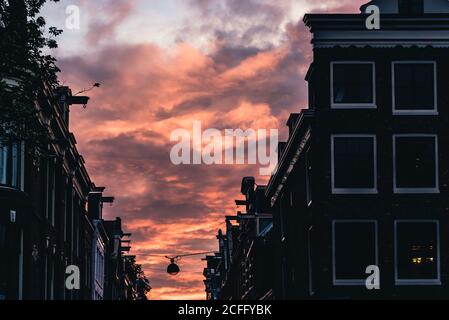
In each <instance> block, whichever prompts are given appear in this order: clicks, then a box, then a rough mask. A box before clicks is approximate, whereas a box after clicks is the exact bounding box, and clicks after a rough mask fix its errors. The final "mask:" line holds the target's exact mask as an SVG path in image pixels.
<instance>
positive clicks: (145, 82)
mask: <svg viewBox="0 0 449 320" xmlns="http://www.w3.org/2000/svg"><path fill="white" fill-rule="evenodd" d="M365 2H367V1H360V0H277V1H269V0H89V1H88V0H62V1H60V2H58V3H48V4H47V5H46V6H45V8H44V10H43V12H42V14H43V16H44V17H45V18H46V20H47V24H48V25H50V26H56V27H59V28H61V29H63V30H64V33H63V34H62V35H61V36H60V37H59V38H58V42H59V48H58V49H56V50H55V51H54V52H53V54H54V55H55V56H56V57H57V59H58V66H59V67H60V69H61V74H60V81H61V83H62V84H64V85H68V86H70V87H71V88H72V90H73V91H74V92H78V91H80V90H82V89H85V88H89V87H90V86H91V85H92V84H93V83H95V82H99V83H101V85H102V86H101V87H100V88H97V89H95V90H92V91H90V92H89V93H88V94H89V96H90V97H91V100H90V102H89V105H88V107H87V109H83V108H81V107H77V106H73V107H72V110H71V120H70V121H71V123H70V130H71V131H72V132H74V134H75V135H76V138H77V141H78V149H79V151H80V153H81V154H82V155H83V157H84V158H85V160H86V167H87V169H88V171H89V174H90V175H91V177H92V180H93V181H94V182H95V184H96V185H97V186H105V187H106V188H107V189H106V193H107V195H112V196H115V198H116V201H115V203H114V205H113V206H111V207H105V213H104V218H105V219H114V218H115V217H118V216H120V217H121V218H122V219H123V223H124V229H125V230H126V231H127V232H132V234H133V235H132V248H133V249H132V252H131V253H132V254H136V255H137V260H138V262H139V263H141V264H142V265H143V269H144V271H145V273H146V275H147V277H148V278H149V279H150V281H151V285H152V287H153V290H152V291H151V293H150V299H180V300H183V299H195V300H202V299H205V291H204V284H203V280H204V278H203V275H202V272H203V268H204V267H205V263H204V261H202V260H201V258H202V257H201V256H196V257H189V258H184V259H182V260H181V261H180V262H179V265H180V267H181V273H180V274H179V275H178V276H176V277H173V276H169V275H168V274H167V273H166V271H165V270H166V267H167V264H168V261H167V260H165V259H164V258H163V257H162V256H165V255H173V256H174V255H178V254H185V253H196V252H205V251H213V250H217V248H218V245H217V240H216V237H215V236H216V234H217V231H218V229H219V228H224V219H225V216H226V215H232V214H235V213H236V211H237V208H236V207H235V204H234V199H240V198H243V196H242V195H240V194H239V191H240V183H241V179H242V177H245V176H255V177H256V182H257V183H258V184H259V185H261V184H264V183H266V182H267V180H268V178H267V177H262V176H259V167H258V166H257V165H214V166H208V165H179V166H176V165H174V164H172V162H171V161H170V151H171V149H172V147H173V145H174V144H175V143H174V142H172V141H170V135H171V133H172V132H173V130H176V129H178V128H184V129H187V130H189V131H191V130H192V129H191V128H192V123H193V121H201V124H202V127H203V129H208V128H217V129H219V130H224V129H243V130H246V129H248V128H252V129H255V130H257V129H279V130H280V136H281V137H283V138H285V135H286V127H285V122H286V121H287V119H288V116H289V114H290V113H292V112H298V111H299V110H301V109H303V108H306V107H307V86H306V82H305V81H304V77H305V74H306V72H307V69H308V66H309V64H310V63H311V61H312V51H311V45H310V35H309V31H308V29H307V28H306V27H305V26H304V24H303V22H302V18H303V16H304V14H305V13H307V12H340V13H344V12H346V13H351V12H359V11H358V9H359V7H360V5H361V4H363V3H365ZM70 5H76V6H78V7H79V9H80V18H81V19H80V22H81V23H80V28H79V29H68V28H67V27H66V24H65V21H66V19H67V14H66V8H67V6H70Z"/></svg>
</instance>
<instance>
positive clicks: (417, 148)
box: [393, 135, 439, 193]
mask: <svg viewBox="0 0 449 320" xmlns="http://www.w3.org/2000/svg"><path fill="white" fill-rule="evenodd" d="M393 157H394V190H395V192H396V193H438V192H439V181H438V142H437V136H436V135H395V136H394V137H393Z"/></svg>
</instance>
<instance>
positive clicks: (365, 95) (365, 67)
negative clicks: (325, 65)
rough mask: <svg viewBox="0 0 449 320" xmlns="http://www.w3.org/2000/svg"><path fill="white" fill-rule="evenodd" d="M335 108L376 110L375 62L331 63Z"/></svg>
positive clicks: (333, 103) (332, 96) (332, 93)
mask: <svg viewBox="0 0 449 320" xmlns="http://www.w3.org/2000/svg"><path fill="white" fill-rule="evenodd" d="M331 99H332V101H331V105H332V107H333V108H375V107H376V106H375V103H376V101H375V71H374V63H373V62H332V63H331Z"/></svg>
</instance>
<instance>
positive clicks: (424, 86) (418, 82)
mask: <svg viewBox="0 0 449 320" xmlns="http://www.w3.org/2000/svg"><path fill="white" fill-rule="evenodd" d="M393 112H394V113H395V114H435V113H437V86H436V63H435V62H419V61H418V62H407V61H401V62H393Z"/></svg>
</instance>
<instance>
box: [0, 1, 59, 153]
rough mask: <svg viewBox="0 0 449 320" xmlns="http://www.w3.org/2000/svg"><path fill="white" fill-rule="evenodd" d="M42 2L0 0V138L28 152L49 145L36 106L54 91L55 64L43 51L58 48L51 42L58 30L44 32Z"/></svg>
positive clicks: (55, 82)
mask: <svg viewBox="0 0 449 320" xmlns="http://www.w3.org/2000/svg"><path fill="white" fill-rule="evenodd" d="M50 1H52V2H58V1H59V0H50ZM46 2H47V0H9V1H6V0H0V137H1V138H2V140H3V141H4V142H5V141H6V142H7V143H8V142H19V141H24V142H25V143H27V144H28V145H29V146H32V147H33V148H30V149H33V150H44V148H45V147H46V145H47V144H48V132H47V128H46V127H45V124H42V123H40V121H39V117H37V114H38V107H37V102H38V101H40V100H41V101H42V100H43V99H44V96H45V94H44V88H46V89H47V90H49V92H50V91H51V90H53V89H54V88H56V87H57V86H58V79H57V73H58V72H59V69H58V67H57V66H56V59H55V58H54V57H52V56H51V55H50V54H47V53H46V52H48V51H49V49H53V48H56V47H57V43H56V41H55V37H57V36H58V35H59V34H60V33H61V32H62V31H61V30H58V29H56V28H54V27H50V28H48V30H46V28H45V26H46V21H45V19H44V18H43V17H41V16H39V12H40V10H41V8H42V6H43V5H44V4H45V3H46ZM47 31H48V35H46V34H47Z"/></svg>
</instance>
